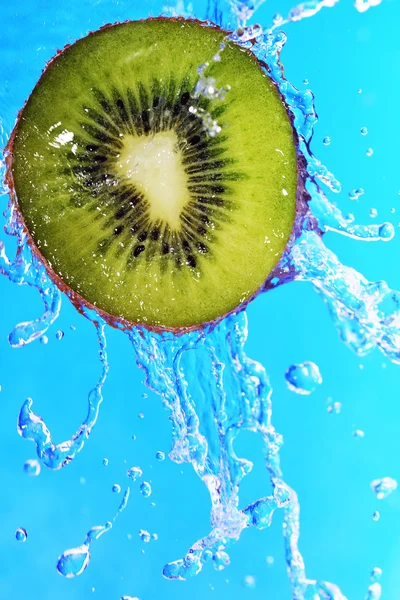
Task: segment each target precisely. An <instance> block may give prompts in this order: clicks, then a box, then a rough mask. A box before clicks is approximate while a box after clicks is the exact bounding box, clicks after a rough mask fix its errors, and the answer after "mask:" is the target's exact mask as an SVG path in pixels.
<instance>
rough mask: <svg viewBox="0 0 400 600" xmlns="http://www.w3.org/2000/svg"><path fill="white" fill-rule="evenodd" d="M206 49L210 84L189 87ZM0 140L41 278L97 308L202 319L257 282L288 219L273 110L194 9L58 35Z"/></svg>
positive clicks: (145, 316)
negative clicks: (212, 123)
mask: <svg viewBox="0 0 400 600" xmlns="http://www.w3.org/2000/svg"><path fill="white" fill-rule="evenodd" d="M222 43H223V44H225V48H224V49H223V51H222V52H221V53H220V58H221V60H219V61H213V60H212V57H213V56H215V55H216V53H217V52H218V51H219V50H220V47H221V44H222ZM206 61H208V62H209V67H207V71H206V75H207V77H212V78H213V79H214V80H215V82H216V86H218V87H219V88H222V87H225V88H227V87H228V86H229V91H228V92H227V93H226V96H225V98H224V99H221V98H215V97H213V94H212V93H210V94H207V93H206V94H205V95H199V94H198V93H196V85H197V83H198V81H199V75H198V72H197V69H198V67H199V65H201V64H203V63H205V62H206ZM209 91H210V92H212V90H209ZM205 116H207V117H208V118H211V119H213V120H216V121H217V122H218V124H219V126H220V127H221V131H220V132H219V133H217V134H216V135H211V134H210V132H209V131H208V130H207V126H206V120H205ZM8 150H9V153H8V154H9V158H8V167H9V169H8V171H9V181H10V182H11V184H10V187H11V188H12V193H13V196H14V198H15V200H16V202H17V205H18V207H19V210H20V213H21V215H22V218H23V221H24V223H25V225H26V228H27V230H28V232H29V236H30V239H31V241H32V243H33V245H34V247H35V249H36V250H37V251H38V252H39V253H40V255H41V256H42V258H43V259H44V262H45V264H46V265H47V267H48V270H49V272H50V274H51V276H52V277H53V279H54V281H55V282H56V283H57V284H58V285H59V286H60V287H61V288H62V289H64V290H67V292H68V293H69V294H70V296H71V297H72V298H73V299H74V300H76V301H77V302H83V303H84V304H88V305H90V306H95V307H96V308H97V309H98V310H99V311H100V312H102V313H104V314H106V315H109V316H110V317H111V318H112V319H120V320H122V321H124V322H126V321H127V322H131V323H136V324H144V325H147V326H148V327H152V328H158V329H182V328H190V327H195V326H199V325H201V324H202V323H208V322H211V321H215V320H216V319H218V318H219V317H221V316H223V315H225V314H227V313H229V312H231V311H233V310H234V309H235V308H236V307H238V306H241V305H243V304H245V303H246V302H247V301H248V300H249V299H251V298H252V297H253V296H254V295H255V294H256V292H257V291H258V290H259V289H260V288H261V287H262V286H263V284H264V282H265V281H266V280H267V279H268V276H269V275H270V273H271V272H272V270H273V269H274V267H275V266H276V264H277V262H278V261H279V258H280V257H281V255H282V253H283V251H284V249H285V247H286V245H287V242H288V239H289V237H290V234H291V232H292V229H293V224H294V219H295V213H296V189H297V155H296V144H295V140H294V134H293V128H292V124H291V120H290V117H289V115H288V112H287V109H286V107H285V105H284V103H283V101H282V99H281V97H280V95H279V93H278V91H277V90H276V88H275V86H274V84H273V82H272V81H271V80H270V78H269V77H268V75H267V74H266V72H265V70H264V69H262V68H261V66H260V64H259V63H258V61H257V60H256V58H255V57H254V56H253V55H252V54H251V53H250V52H248V51H247V50H244V49H243V48H240V47H239V46H238V45H236V44H234V43H233V42H230V41H227V38H226V33H225V32H223V31H221V30H220V29H219V28H217V27H210V26H209V25H207V26H206V25H205V24H203V23H200V22H197V21H187V20H181V19H163V18H159V19H148V20H144V21H136V22H133V21H132V22H126V23H121V24H116V25H112V26H107V27H105V28H102V29H100V30H99V31H97V32H95V33H92V34H90V35H88V36H87V37H85V38H83V39H81V40H79V41H77V42H75V43H74V44H73V45H71V46H67V47H66V48H65V49H64V50H63V51H62V52H61V53H59V54H58V55H57V56H56V57H55V58H54V59H53V60H52V61H50V63H49V64H48V65H47V67H46V69H45V71H44V73H43V74H42V76H41V78H40V80H39V82H38V83H37V84H36V87H35V88H34V90H33V92H32V94H31V96H30V97H29V99H28V101H27V103H26V105H25V107H24V108H23V110H22V111H21V113H20V116H19V119H18V121H17V124H16V126H15V129H14V132H13V134H12V137H11V140H10V144H9V147H8Z"/></svg>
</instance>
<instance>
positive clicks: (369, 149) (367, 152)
mask: <svg viewBox="0 0 400 600" xmlns="http://www.w3.org/2000/svg"><path fill="white" fill-rule="evenodd" d="M373 153H374V151H373V149H372V148H368V150H367V151H366V153H365V154H366V155H367V156H372V155H373Z"/></svg>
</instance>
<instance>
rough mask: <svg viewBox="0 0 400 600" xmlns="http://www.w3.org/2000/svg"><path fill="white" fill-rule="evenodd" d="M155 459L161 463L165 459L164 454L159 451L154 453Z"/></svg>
mask: <svg viewBox="0 0 400 600" xmlns="http://www.w3.org/2000/svg"><path fill="white" fill-rule="evenodd" d="M156 459H157V460H159V461H162V460H164V459H165V454H164V452H161V450H159V451H158V452H156Z"/></svg>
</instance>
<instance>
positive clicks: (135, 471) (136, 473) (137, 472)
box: [126, 467, 143, 481]
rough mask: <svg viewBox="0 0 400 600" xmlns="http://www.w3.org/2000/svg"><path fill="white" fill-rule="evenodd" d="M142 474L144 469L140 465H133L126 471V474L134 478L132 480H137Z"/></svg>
mask: <svg viewBox="0 0 400 600" xmlns="http://www.w3.org/2000/svg"><path fill="white" fill-rule="evenodd" d="M142 475H143V471H142V469H141V468H140V467H131V468H130V469H128V471H127V472H126V476H127V477H129V479H132V481H136V479H139V477H141V476H142Z"/></svg>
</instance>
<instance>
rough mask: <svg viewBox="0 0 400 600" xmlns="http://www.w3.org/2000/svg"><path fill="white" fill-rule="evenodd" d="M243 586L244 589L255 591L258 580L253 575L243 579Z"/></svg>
mask: <svg viewBox="0 0 400 600" xmlns="http://www.w3.org/2000/svg"><path fill="white" fill-rule="evenodd" d="M243 585H244V587H247V588H249V589H251V590H253V589H254V588H255V587H256V585H257V584H256V578H255V577H253V575H246V577H245V578H244V579H243Z"/></svg>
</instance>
